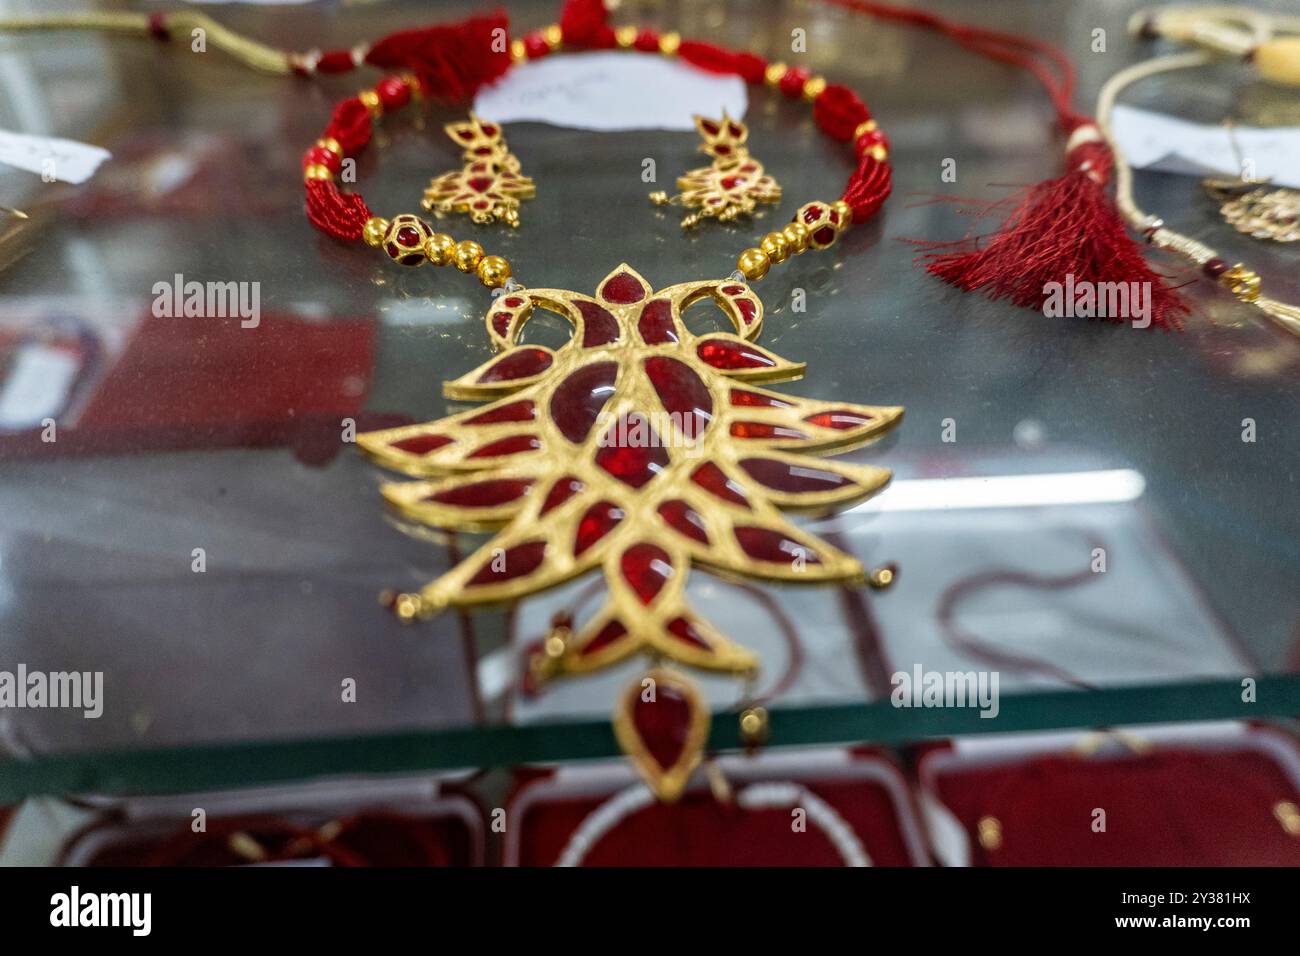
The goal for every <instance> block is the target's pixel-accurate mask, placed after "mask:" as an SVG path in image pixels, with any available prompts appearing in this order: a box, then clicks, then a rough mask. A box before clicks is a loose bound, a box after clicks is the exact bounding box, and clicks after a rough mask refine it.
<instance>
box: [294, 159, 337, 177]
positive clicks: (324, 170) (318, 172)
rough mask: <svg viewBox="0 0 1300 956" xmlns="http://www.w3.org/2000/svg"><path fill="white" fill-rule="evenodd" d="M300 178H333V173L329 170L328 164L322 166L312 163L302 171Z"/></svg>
mask: <svg viewBox="0 0 1300 956" xmlns="http://www.w3.org/2000/svg"><path fill="white" fill-rule="evenodd" d="M302 178H303V179H304V180H307V179H333V178H334V174H333V173H332V172H330V168H329V167H328V166H322V165H321V164H320V163H312V164H311V165H310V166H308V167H306V168H305V169H304V170H303V171H302Z"/></svg>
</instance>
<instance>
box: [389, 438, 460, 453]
mask: <svg viewBox="0 0 1300 956" xmlns="http://www.w3.org/2000/svg"><path fill="white" fill-rule="evenodd" d="M452 441H453V439H451V438H448V437H447V436H446V435H412V436H411V437H410V438H403V439H402V440H401V441H395V442H393V443H392V444H391V445H390V446H389V447H390V448H396V449H398V450H399V451H404V452H408V453H409V454H412V455H427V454H429V452H431V451H437V450H438V449H439V448H441V447H442V446H443V445H450V444H451V443H452Z"/></svg>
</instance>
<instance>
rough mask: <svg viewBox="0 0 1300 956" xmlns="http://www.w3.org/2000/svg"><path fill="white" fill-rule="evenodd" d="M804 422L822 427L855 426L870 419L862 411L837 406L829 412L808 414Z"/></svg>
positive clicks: (845, 427)
mask: <svg viewBox="0 0 1300 956" xmlns="http://www.w3.org/2000/svg"><path fill="white" fill-rule="evenodd" d="M804 421H806V422H812V423H813V424H814V425H820V426H821V427H822V428H837V429H847V428H857V427H858V426H859V425H865V424H866V423H867V422H869V421H871V416H870V415H865V414H863V413H862V412H854V411H850V410H849V409H847V408H837V409H835V410H833V411H829V412H818V413H817V414H816V415H809V416H808V417H807V418H805V419H804Z"/></svg>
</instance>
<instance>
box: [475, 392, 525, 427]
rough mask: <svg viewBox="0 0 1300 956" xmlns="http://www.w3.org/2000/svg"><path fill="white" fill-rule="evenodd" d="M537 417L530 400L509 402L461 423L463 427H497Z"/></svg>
mask: <svg viewBox="0 0 1300 956" xmlns="http://www.w3.org/2000/svg"><path fill="white" fill-rule="evenodd" d="M536 417H537V407H536V406H535V405H534V404H533V403H532V400H531V399H527V398H525V399H523V400H522V401H518V402H509V403H508V404H505V405H499V406H497V407H496V408H489V409H487V410H486V411H482V412H479V413H478V414H477V415H473V416H471V417H469V418H467V419H465V420H464V422H462V424H464V425H498V424H501V423H502V422H531V421H532V420H533V419H535V418H536Z"/></svg>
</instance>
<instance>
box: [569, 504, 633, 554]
mask: <svg viewBox="0 0 1300 956" xmlns="http://www.w3.org/2000/svg"><path fill="white" fill-rule="evenodd" d="M622 520H623V509H622V508H620V507H618V505H616V504H614V503H613V502H611V501H598V502H596V503H595V504H594V505H592V506H591V507H590V508H588V509H587V513H586V514H585V515H583V516H582V518H581V519H580V520H579V521H578V531H577V533H576V534H575V535H574V538H573V554H574V556H575V557H577V556H579V555H581V554H582V553H583V552H584V551H586V550H587V549H588V548H590V547H591V546H592V545H593V544H595V543H596V542H597V541H599V540H600V539H601V538H603V537H605V535H607V534H609V533H610V532H611V531H613V530H614V528H616V527H617V526H618V524H619V522H621V521H622Z"/></svg>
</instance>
